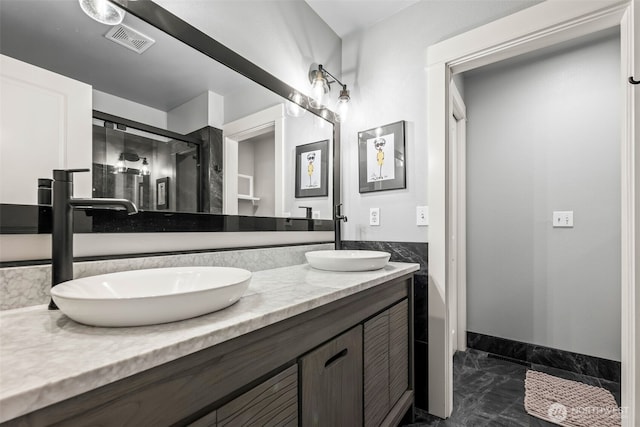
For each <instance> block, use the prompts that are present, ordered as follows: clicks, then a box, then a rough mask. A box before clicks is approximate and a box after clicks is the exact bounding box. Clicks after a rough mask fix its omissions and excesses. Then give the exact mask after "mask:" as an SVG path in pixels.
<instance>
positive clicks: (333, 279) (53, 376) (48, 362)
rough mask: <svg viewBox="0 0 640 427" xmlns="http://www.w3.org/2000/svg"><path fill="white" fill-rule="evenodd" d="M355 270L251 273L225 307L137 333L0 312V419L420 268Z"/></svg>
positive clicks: (42, 310) (31, 311)
mask: <svg viewBox="0 0 640 427" xmlns="http://www.w3.org/2000/svg"><path fill="white" fill-rule="evenodd" d="M418 267H419V266H418V264H405V263H395V262H391V263H389V264H388V265H387V266H386V267H385V268H384V269H382V270H377V271H366V272H358V273H340V272H331V271H320V270H315V269H313V268H311V267H310V266H309V265H308V264H303V265H296V266H292V267H283V268H276V269H272V270H264V271H258V272H255V273H253V277H252V279H251V284H250V285H249V289H248V290H247V292H246V293H245V295H244V296H243V297H242V298H241V299H240V301H238V302H237V303H236V304H234V305H232V306H231V307H229V308H227V309H225V310H221V311H218V312H216V313H211V314H208V315H205V316H200V317H196V318H193V319H189V320H183V321H180V322H173V323H166V324H163V325H154V326H142V327H135V328H97V327H90V326H84V325H81V324H79V323H76V322H74V321H73V320H71V319H69V318H68V317H66V316H65V315H64V314H62V313H61V312H59V311H49V310H47V307H46V305H39V306H34V307H27V308H20V309H15V310H7V311H3V312H0V422H4V421H7V420H10V419H12V418H15V417H18V416H20V415H24V414H27V413H29V412H32V411H35V410H37V409H40V408H43V407H45V406H49V405H51V404H54V403H57V402H60V401H62V400H65V399H68V398H70V397H73V396H76V395H79V394H81V393H84V392H87V391H90V390H93V389H95V388H98V387H100V386H103V385H106V384H109V383H111V382H114V381H117V380H119V379H122V378H125V377H128V376H130V375H133V374H136V373H138V372H142V371H144V370H146V369H150V368H153V367H155V366H159V365H162V364H164V363H167V362H170V361H172V360H175V359H178V358H180V357H183V356H186V355H188V354H191V353H194V352H196V351H199V350H202V349H205V348H207V347H211V346H213V345H216V344H219V343H221V342H224V341H227V340H230V339H232V338H236V337H238V336H240V335H243V334H246V333H248V332H251V331H254V330H256V329H259V328H262V327H265V326H268V325H271V324H274V323H276V322H279V321H281V320H284V319H287V318H289V317H293V316H295V315H298V314H301V313H303V312H305V311H308V310H311V309H314V308H316V307H319V306H322V305H324V304H328V303H331V302H333V301H336V300H338V299H340V298H344V297H347V296H349V295H353V294H355V293H358V292H360V291H363V290H365V289H369V288H372V287H374V286H377V285H379V284H381V283H384V282H386V281H388V280H391V279H395V278H397V277H400V276H403V275H405V274H408V273H412V272H414V271H417V270H418Z"/></svg>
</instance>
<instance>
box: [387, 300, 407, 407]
mask: <svg viewBox="0 0 640 427" xmlns="http://www.w3.org/2000/svg"><path fill="white" fill-rule="evenodd" d="M408 388H409V303H408V302H407V300H404V301H402V302H401V303H398V304H396V305H394V306H393V307H391V308H390V309H389V404H390V406H391V407H393V405H395V404H396V402H397V401H398V399H400V397H401V396H402V394H403V393H404V392H405V391H406V390H407V389H408Z"/></svg>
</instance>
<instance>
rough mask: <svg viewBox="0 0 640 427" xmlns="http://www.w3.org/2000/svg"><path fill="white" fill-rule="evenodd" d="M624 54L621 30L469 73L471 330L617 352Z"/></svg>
mask: <svg viewBox="0 0 640 427" xmlns="http://www.w3.org/2000/svg"><path fill="white" fill-rule="evenodd" d="M514 62H515V63H514ZM619 64H620V52H619V39H618V34H617V33H616V34H613V35H608V36H607V37H606V38H605V39H604V40H602V39H600V40H599V41H595V42H593V41H592V42H589V43H588V44H582V45H579V46H577V47H570V48H568V50H563V51H560V52H557V51H556V52H553V53H549V54H546V55H544V56H542V57H540V58H539V59H533V60H519V61H510V62H509V63H507V64H503V65H502V66H491V67H490V68H489V69H487V70H486V71H485V70H479V71H475V72H473V73H472V74H468V75H467V76H466V78H465V102H466V106H467V116H468V128H467V147H468V149H467V161H468V172H467V186H468V187H467V195H468V200H467V202H468V205H467V238H468V242H467V248H468V249H467V257H468V258H467V260H468V263H467V307H468V310H467V311H468V330H470V331H474V332H479V333H483V334H488V335H493V336H499V337H504V338H509V339H513V340H518V341H524V342H528V343H533V344H540V345H544V346H548V347H553V348H558V349H563V350H568V351H573V352H577V353H583V354H588V355H592V356H598V357H604V358H607V359H613V360H620V352H621V347H620V215H621V214H620V150H619V143H618V141H619V140H620V135H619V120H618V117H619V107H618V93H619V88H620V84H619ZM554 210H573V211H574V221H575V226H574V227H573V228H552V211H554ZM489 247H490V250H488V248H489Z"/></svg>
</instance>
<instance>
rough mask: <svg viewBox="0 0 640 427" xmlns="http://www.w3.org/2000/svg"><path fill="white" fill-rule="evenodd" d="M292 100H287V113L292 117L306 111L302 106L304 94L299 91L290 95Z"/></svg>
mask: <svg viewBox="0 0 640 427" xmlns="http://www.w3.org/2000/svg"><path fill="white" fill-rule="evenodd" d="M290 98H291V101H289V102H287V104H286V105H287V114H289V115H290V116H291V117H300V116H302V115H303V114H304V113H305V111H306V110H305V109H304V108H302V107H301V106H300V104H302V95H301V94H300V93H298V92H296V93H295V94H293V95H291V96H290Z"/></svg>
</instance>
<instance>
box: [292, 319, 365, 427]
mask: <svg viewBox="0 0 640 427" xmlns="http://www.w3.org/2000/svg"><path fill="white" fill-rule="evenodd" d="M299 366H300V382H301V384H300V387H301V390H302V392H301V397H302V399H301V420H300V421H301V423H300V425H301V426H302V427H307V426H308V427H313V426H349V427H360V426H362V326H361V325H358V326H356V327H355V328H353V329H351V330H349V331H347V332H345V333H344V334H342V335H340V336H338V337H336V338H334V339H332V340H331V341H329V342H328V343H326V344H324V345H322V346H321V347H319V348H317V349H315V350H313V351H312V352H310V353H308V354H306V355H305V356H303V357H301V358H300V361H299Z"/></svg>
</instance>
